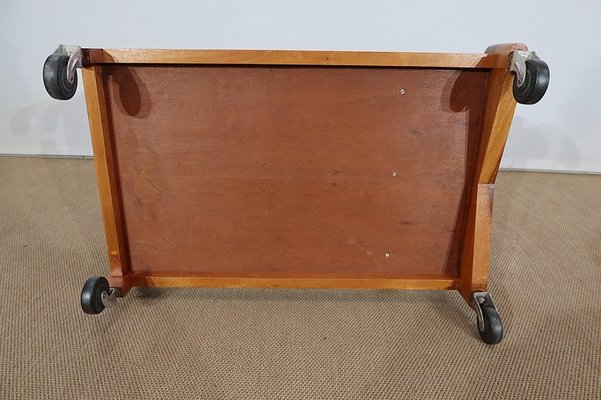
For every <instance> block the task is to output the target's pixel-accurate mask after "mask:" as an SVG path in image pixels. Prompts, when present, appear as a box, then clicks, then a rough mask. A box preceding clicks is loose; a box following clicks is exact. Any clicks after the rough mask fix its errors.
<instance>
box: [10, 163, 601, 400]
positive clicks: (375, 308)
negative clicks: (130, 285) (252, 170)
mask: <svg viewBox="0 0 601 400" xmlns="http://www.w3.org/2000/svg"><path fill="white" fill-rule="evenodd" d="M0 240H1V241H0V324H1V325H0V333H1V335H0V398H2V399H32V398H34V399H138V398H140V399H167V398H177V399H181V398H187V399H362V400H363V399H418V398H423V399H455V398H456V399H476V398H478V399H535V398H536V399H601V177H600V176H585V175H560V174H541V173H517V172H511V173H509V172H506V173H502V174H501V175H500V178H499V181H498V185H497V196H496V199H495V214H494V228H493V245H492V247H493V248H492V276H491V288H490V289H491V291H492V293H493V295H494V297H495V300H496V302H497V304H498V306H499V309H500V311H501V315H502V317H503V319H504V322H505V328H506V330H505V334H506V336H505V339H504V341H503V342H502V343H501V344H500V345H498V346H496V347H488V346H486V345H484V344H483V343H482V342H481V341H480V339H479V338H478V335H477V332H476V328H475V323H474V315H473V313H472V312H471V310H470V309H469V308H468V306H467V305H466V304H464V303H463V300H462V299H461V298H460V296H459V295H458V294H457V293H455V292H409V291H343V290H267V289H265V290H250V289H144V290H141V289H134V290H133V291H132V292H130V294H129V295H128V296H127V297H126V298H125V299H122V300H120V302H119V305H118V306H117V307H116V308H113V309H110V310H107V311H105V312H103V313H102V314H101V315H98V316H88V315H84V314H83V313H82V311H81V310H80V308H79V293H80V290H81V287H82V285H83V283H84V281H85V280H86V279H87V278H88V277H89V276H91V275H103V274H106V272H107V270H108V269H107V261H106V256H105V247H104V237H103V231H102V227H101V218H100V212H99V207H98V195H97V190H96V182H95V176H94V168H93V164H92V162H91V161H89V160H78V159H42V158H14V157H0Z"/></svg>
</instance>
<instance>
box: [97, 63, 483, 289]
mask: <svg viewBox="0 0 601 400" xmlns="http://www.w3.org/2000/svg"><path fill="white" fill-rule="evenodd" d="M103 71H104V72H103V74H104V75H103V80H104V82H105V90H106V95H107V100H108V113H109V120H110V125H111V126H110V129H111V135H112V136H113V143H114V147H115V148H114V151H115V154H114V155H115V159H116V164H117V169H118V174H119V188H120V195H121V201H122V207H123V214H124V224H125V229H126V236H127V245H128V249H129V258H130V262H131V269H132V270H133V271H139V272H144V271H147V272H153V273H158V272H171V273H174V272H175V273H177V272H181V273H182V274H193V275H206V276H237V277H312V278H319V277H347V278H392V277H405V276H416V275H456V274H457V271H458V265H459V259H458V258H459V254H460V248H461V244H462V243H461V240H462V239H461V238H462V236H463V222H462V221H463V220H464V219H465V214H466V202H467V197H468V193H466V188H467V187H468V186H469V185H466V180H469V179H470V177H471V175H470V174H471V172H472V169H473V165H474V161H475V154H476V146H477V143H478V139H479V137H480V134H481V119H482V115H483V104H484V99H485V96H486V85H487V78H488V74H489V72H488V71H485V70H447V69H404V68H363V67H283V66H271V67H270V66H256V67H250V66H178V65H170V66H159V65H145V66H142V65H105V66H104V67H103ZM401 89H403V90H402V91H401ZM401 92H403V94H401Z"/></svg>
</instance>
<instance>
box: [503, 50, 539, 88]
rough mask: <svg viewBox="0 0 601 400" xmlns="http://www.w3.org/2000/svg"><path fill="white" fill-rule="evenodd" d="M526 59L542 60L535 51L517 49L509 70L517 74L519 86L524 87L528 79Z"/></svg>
mask: <svg viewBox="0 0 601 400" xmlns="http://www.w3.org/2000/svg"><path fill="white" fill-rule="evenodd" d="M526 60H540V58H539V57H538V56H537V55H536V53H535V52H534V51H524V50H515V51H514V52H513V56H512V57H511V65H510V66H509V71H511V72H513V73H514V74H515V76H516V79H517V84H518V87H522V85H524V81H525V80H526Z"/></svg>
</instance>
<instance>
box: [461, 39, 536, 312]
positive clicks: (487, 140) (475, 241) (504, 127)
mask: <svg viewBox="0 0 601 400" xmlns="http://www.w3.org/2000/svg"><path fill="white" fill-rule="evenodd" d="M527 49H528V48H527V47H526V45H524V44H521V43H509V44H499V45H494V46H490V47H489V48H487V49H486V53H490V54H496V55H497V59H498V61H499V67H498V68H496V69H494V70H492V71H491V72H490V76H489V80H488V94H487V100H486V107H485V109H484V120H483V125H482V137H481V140H480V144H479V149H478V158H477V162H476V170H475V173H474V179H473V182H472V187H471V188H470V192H471V194H470V205H469V208H468V216H467V224H466V231H465V237H464V238H465V239H464V244H463V253H462V259H461V266H460V276H461V280H462V284H461V289H460V292H461V295H462V296H463V298H464V299H465V300H466V301H467V302H468V303H471V295H472V292H474V291H479V290H486V288H487V285H488V263H489V253H490V225H491V223H492V201H493V196H494V183H495V180H496V178H497V173H498V171H499V165H500V163H501V157H502V155H503V150H504V148H505V143H506V141H507V136H508V135H509V129H510V128H511V122H512V119H513V114H514V112H515V107H516V105H517V103H516V101H515V99H514V97H513V75H512V74H511V72H510V71H509V63H510V61H511V54H512V53H513V51H515V50H527Z"/></svg>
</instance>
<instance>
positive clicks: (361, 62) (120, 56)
mask: <svg viewBox="0 0 601 400" xmlns="http://www.w3.org/2000/svg"><path fill="white" fill-rule="evenodd" d="M514 50H526V46H524V45H522V44H519V43H518V44H503V45H495V46H491V47H489V48H488V49H486V51H485V53H484V54H448V53H383V52H329V51H259V50H132V49H120V50H104V49H83V57H84V60H83V67H84V68H83V80H84V86H85V95H86V104H87V109H88V118H89V123H90V132H91V136H92V145H93V150H94V159H95V164H96V173H97V177H98V187H99V193H100V202H101V209H102V215H103V219H104V228H105V235H106V243H107V248H108V253H109V264H110V277H109V281H110V284H111V286H112V287H117V288H120V289H121V293H122V294H123V295H124V294H126V293H127V291H128V290H129V289H130V288H131V287H133V286H151V287H158V286H161V287H162V286H169V287H286V288H368V289H431V290H447V289H456V290H459V291H460V292H461V294H462V296H463V297H464V298H465V299H466V301H468V302H469V299H470V296H471V293H472V292H473V291H476V290H485V289H486V286H487V282H488V259H489V248H490V225H491V217H492V200H493V191H494V182H495V179H496V175H497V172H498V169H499V164H500V160H501V156H502V153H503V149H504V146H505V142H506V139H507V135H508V133H509V128H510V125H511V121H512V118H513V113H514V110H515V106H516V102H515V100H514V98H513V94H512V82H513V76H512V74H511V73H510V72H509V62H510V57H511V54H512V52H513V51H514ZM105 64H210V65H317V66H362V67H365V66H368V67H369V66H374V67H413V68H446V69H481V70H488V71H490V75H489V79H488V89H487V90H488V93H487V96H486V99H487V100H486V105H485V114H484V121H483V131H482V137H481V141H480V143H479V149H478V154H477V161H476V166H475V171H474V175H473V176H474V179H473V182H472V183H471V185H470V186H471V191H470V196H471V197H470V199H469V207H468V218H467V225H466V229H465V237H464V242H463V252H462V256H461V266H460V274H459V277H452V276H438V275H436V276H431V277H429V276H419V277H415V278H403V279H356V278H345V277H336V278H320V279H311V278H302V277H299V278H281V277H278V278H249V277H227V278H226V277H211V276H190V275H185V274H158V275H157V274H143V273H140V272H134V271H132V269H131V268H130V265H129V264H128V262H129V261H128V254H127V251H128V249H127V244H126V238H125V231H124V227H123V219H122V218H123V217H122V210H121V203H120V193H119V186H118V179H119V177H118V172H117V170H116V167H115V163H114V155H113V143H112V142H111V135H110V134H109V123H108V114H107V108H106V107H107V106H106V97H105V93H104V87H103V83H102V68H103V65H105Z"/></svg>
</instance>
